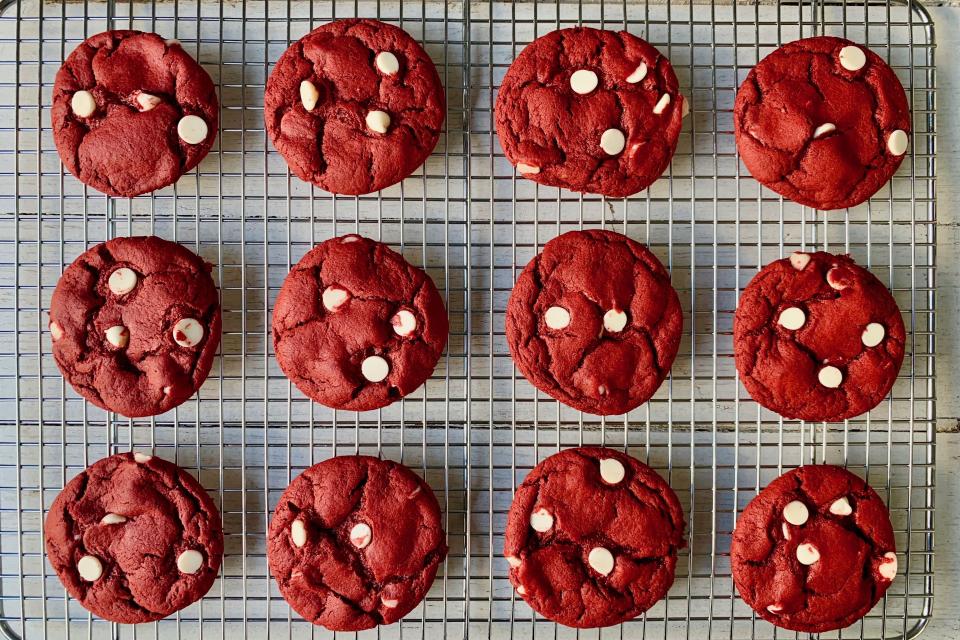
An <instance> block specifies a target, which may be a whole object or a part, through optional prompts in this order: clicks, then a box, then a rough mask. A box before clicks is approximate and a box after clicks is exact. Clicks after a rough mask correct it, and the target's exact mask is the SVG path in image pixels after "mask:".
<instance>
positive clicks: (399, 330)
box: [390, 309, 417, 337]
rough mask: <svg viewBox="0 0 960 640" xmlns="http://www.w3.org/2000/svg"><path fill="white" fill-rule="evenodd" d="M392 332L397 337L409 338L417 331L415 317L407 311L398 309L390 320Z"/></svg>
mask: <svg viewBox="0 0 960 640" xmlns="http://www.w3.org/2000/svg"><path fill="white" fill-rule="evenodd" d="M390 325H391V326H392V327H393V332H394V333H396V334H397V335H398V336H404V337H406V336H409V335H411V334H412V333H413V332H414V331H416V330H417V316H415V315H413V312H411V311H410V310H409V309H400V310H399V311H397V312H396V313H395V314H393V317H392V318H390Z"/></svg>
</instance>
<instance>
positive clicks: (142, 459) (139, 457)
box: [133, 451, 153, 464]
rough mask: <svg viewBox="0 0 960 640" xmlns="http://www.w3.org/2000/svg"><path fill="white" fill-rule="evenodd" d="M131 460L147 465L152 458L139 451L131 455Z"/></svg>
mask: <svg viewBox="0 0 960 640" xmlns="http://www.w3.org/2000/svg"><path fill="white" fill-rule="evenodd" d="M133 459H134V461H135V462H139V463H140V464H144V463H147V462H150V461H151V460H153V456H151V455H148V454H146V453H140V452H139V451H135V452H134V454H133Z"/></svg>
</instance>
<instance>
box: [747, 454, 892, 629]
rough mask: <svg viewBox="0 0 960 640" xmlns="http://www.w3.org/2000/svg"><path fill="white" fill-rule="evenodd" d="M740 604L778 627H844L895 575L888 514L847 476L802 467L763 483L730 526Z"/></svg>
mask: <svg viewBox="0 0 960 640" xmlns="http://www.w3.org/2000/svg"><path fill="white" fill-rule="evenodd" d="M730 556H731V557H730V561H731V564H732V567H733V580H734V582H735V583H736V585H737V591H738V592H739V593H740V597H741V598H742V599H743V600H744V602H746V603H747V604H748V605H750V607H752V608H753V610H754V611H756V612H757V614H759V615H760V617H761V618H763V619H764V620H768V621H769V622H772V623H773V624H775V625H777V626H778V627H783V628H784V629H790V630H792V631H801V632H805V633H820V632H823V631H831V630H833V629H841V628H843V627H846V626H849V625H851V624H853V623H854V622H856V621H857V620H859V619H860V618H862V617H863V616H865V615H866V614H867V612H869V611H870V609H872V608H873V606H874V605H875V604H876V603H877V602H878V601H879V600H880V598H882V597H883V594H884V593H885V592H886V590H887V587H889V586H890V583H891V582H892V581H893V579H894V577H895V576H896V574H897V554H896V546H895V543H894V537H893V527H892V526H891V524H890V515H889V513H888V512H887V507H886V506H885V505H884V504H883V501H882V500H881V499H880V496H878V495H877V493H876V492H875V491H874V490H873V489H871V488H870V487H869V486H868V485H867V484H866V483H865V482H864V481H863V480H861V479H860V478H858V477H857V476H855V475H853V474H852V473H850V472H849V471H846V470H844V469H841V468H840V467H834V466H830V465H810V466H805V467H800V468H799V469H794V470H793V471H789V472H787V473H785V474H783V475H782V476H780V477H779V478H777V479H776V480H774V481H773V482H771V483H770V484H769V485H768V486H767V487H766V488H765V489H764V490H763V491H761V492H760V493H759V494H758V495H757V497H755V498H754V499H753V500H752V501H751V502H750V504H748V505H747V507H746V508H745V509H744V510H743V513H742V514H740V517H739V518H738V519H737V526H736V529H735V530H734V532H733V543H732V544H731V547H730Z"/></svg>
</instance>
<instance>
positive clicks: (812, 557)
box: [797, 542, 820, 567]
mask: <svg viewBox="0 0 960 640" xmlns="http://www.w3.org/2000/svg"><path fill="white" fill-rule="evenodd" d="M797 560H799V561H800V564H803V565H807V566H808V567H809V566H810V565H812V564H816V563H817V562H819V561H820V551H819V550H817V548H816V547H815V546H813V545H812V544H810V543H809V542H804V543H803V544H801V545H798V546H797Z"/></svg>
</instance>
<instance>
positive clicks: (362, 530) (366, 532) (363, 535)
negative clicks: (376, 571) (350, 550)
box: [350, 522, 373, 549]
mask: <svg viewBox="0 0 960 640" xmlns="http://www.w3.org/2000/svg"><path fill="white" fill-rule="evenodd" d="M372 539H373V530H372V529H371V528H370V525H368V524H367V523H366V522H358V523H357V524H355V525H353V528H352V529H350V543H351V544H352V545H353V546H355V547H356V548H357V549H364V548H366V547H367V545H369V544H370V541H371V540H372Z"/></svg>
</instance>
